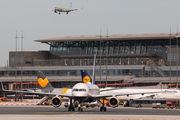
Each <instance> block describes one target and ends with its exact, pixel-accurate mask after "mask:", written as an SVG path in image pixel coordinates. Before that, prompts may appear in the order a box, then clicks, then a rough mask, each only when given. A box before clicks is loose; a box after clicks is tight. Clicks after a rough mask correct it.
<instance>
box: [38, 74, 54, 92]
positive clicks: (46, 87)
mask: <svg viewBox="0 0 180 120" xmlns="http://www.w3.org/2000/svg"><path fill="white" fill-rule="evenodd" d="M37 78H38V83H39V86H40V89H42V90H43V91H52V90H53V89H54V87H53V86H52V85H51V83H50V82H49V80H48V79H47V78H46V76H45V75H44V74H43V73H42V72H41V71H38V72H37Z"/></svg>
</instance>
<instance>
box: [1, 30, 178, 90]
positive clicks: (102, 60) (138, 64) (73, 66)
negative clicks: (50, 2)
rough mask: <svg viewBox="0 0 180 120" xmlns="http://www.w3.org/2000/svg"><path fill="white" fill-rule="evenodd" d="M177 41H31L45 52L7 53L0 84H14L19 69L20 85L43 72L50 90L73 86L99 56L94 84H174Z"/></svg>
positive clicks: (144, 37) (142, 37)
mask: <svg viewBox="0 0 180 120" xmlns="http://www.w3.org/2000/svg"><path fill="white" fill-rule="evenodd" d="M178 38H179V35H177V34H165V33H164V34H136V35H133V34H127V35H109V36H68V37H60V38H50V39H40V40H35V42H41V43H43V44H48V45H49V50H47V51H23V52H20V51H18V52H16V51H11V52H9V65H8V66H6V67H1V68H0V75H1V77H0V79H1V80H3V81H4V82H7V83H8V82H9V83H12V82H14V81H15V77H14V76H15V75H16V70H17V80H16V81H20V78H21V64H22V66H23V67H22V70H23V73H22V75H23V82H34V81H37V77H36V72H37V71H43V73H44V74H45V75H46V76H47V78H48V79H49V80H50V81H51V82H52V84H53V86H55V87H71V86H73V85H74V84H75V83H77V82H80V81H81V76H80V70H82V69H84V70H87V71H88V73H89V74H90V75H92V68H93V57H94V54H97V59H96V84H100V83H101V84H104V83H106V78H107V83H108V84H115V83H116V84H118V83H139V84H138V85H154V84H159V83H171V82H172V83H175V82H176V80H177V78H178V77H177V78H176V76H179V74H177V73H179V72H180V71H179V69H178V67H180V61H179V53H180V49H179V46H180V42H179V39H178ZM16 66H17V67H16ZM106 75H107V77H106ZM7 87H10V86H8V85H7Z"/></svg>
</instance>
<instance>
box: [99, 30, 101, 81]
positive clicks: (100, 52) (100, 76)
mask: <svg viewBox="0 0 180 120" xmlns="http://www.w3.org/2000/svg"><path fill="white" fill-rule="evenodd" d="M101 33H102V29H101V30H100V74H99V76H100V85H101Z"/></svg>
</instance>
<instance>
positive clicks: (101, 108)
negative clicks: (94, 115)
mask: <svg viewBox="0 0 180 120" xmlns="http://www.w3.org/2000/svg"><path fill="white" fill-rule="evenodd" d="M100 111H104V112H106V107H104V98H103V103H102V106H101V107H100Z"/></svg>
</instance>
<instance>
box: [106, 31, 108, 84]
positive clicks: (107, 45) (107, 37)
mask: <svg viewBox="0 0 180 120" xmlns="http://www.w3.org/2000/svg"><path fill="white" fill-rule="evenodd" d="M107 56H108V29H107V41H106V87H107V63H108V60H107V58H108V57H107Z"/></svg>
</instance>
